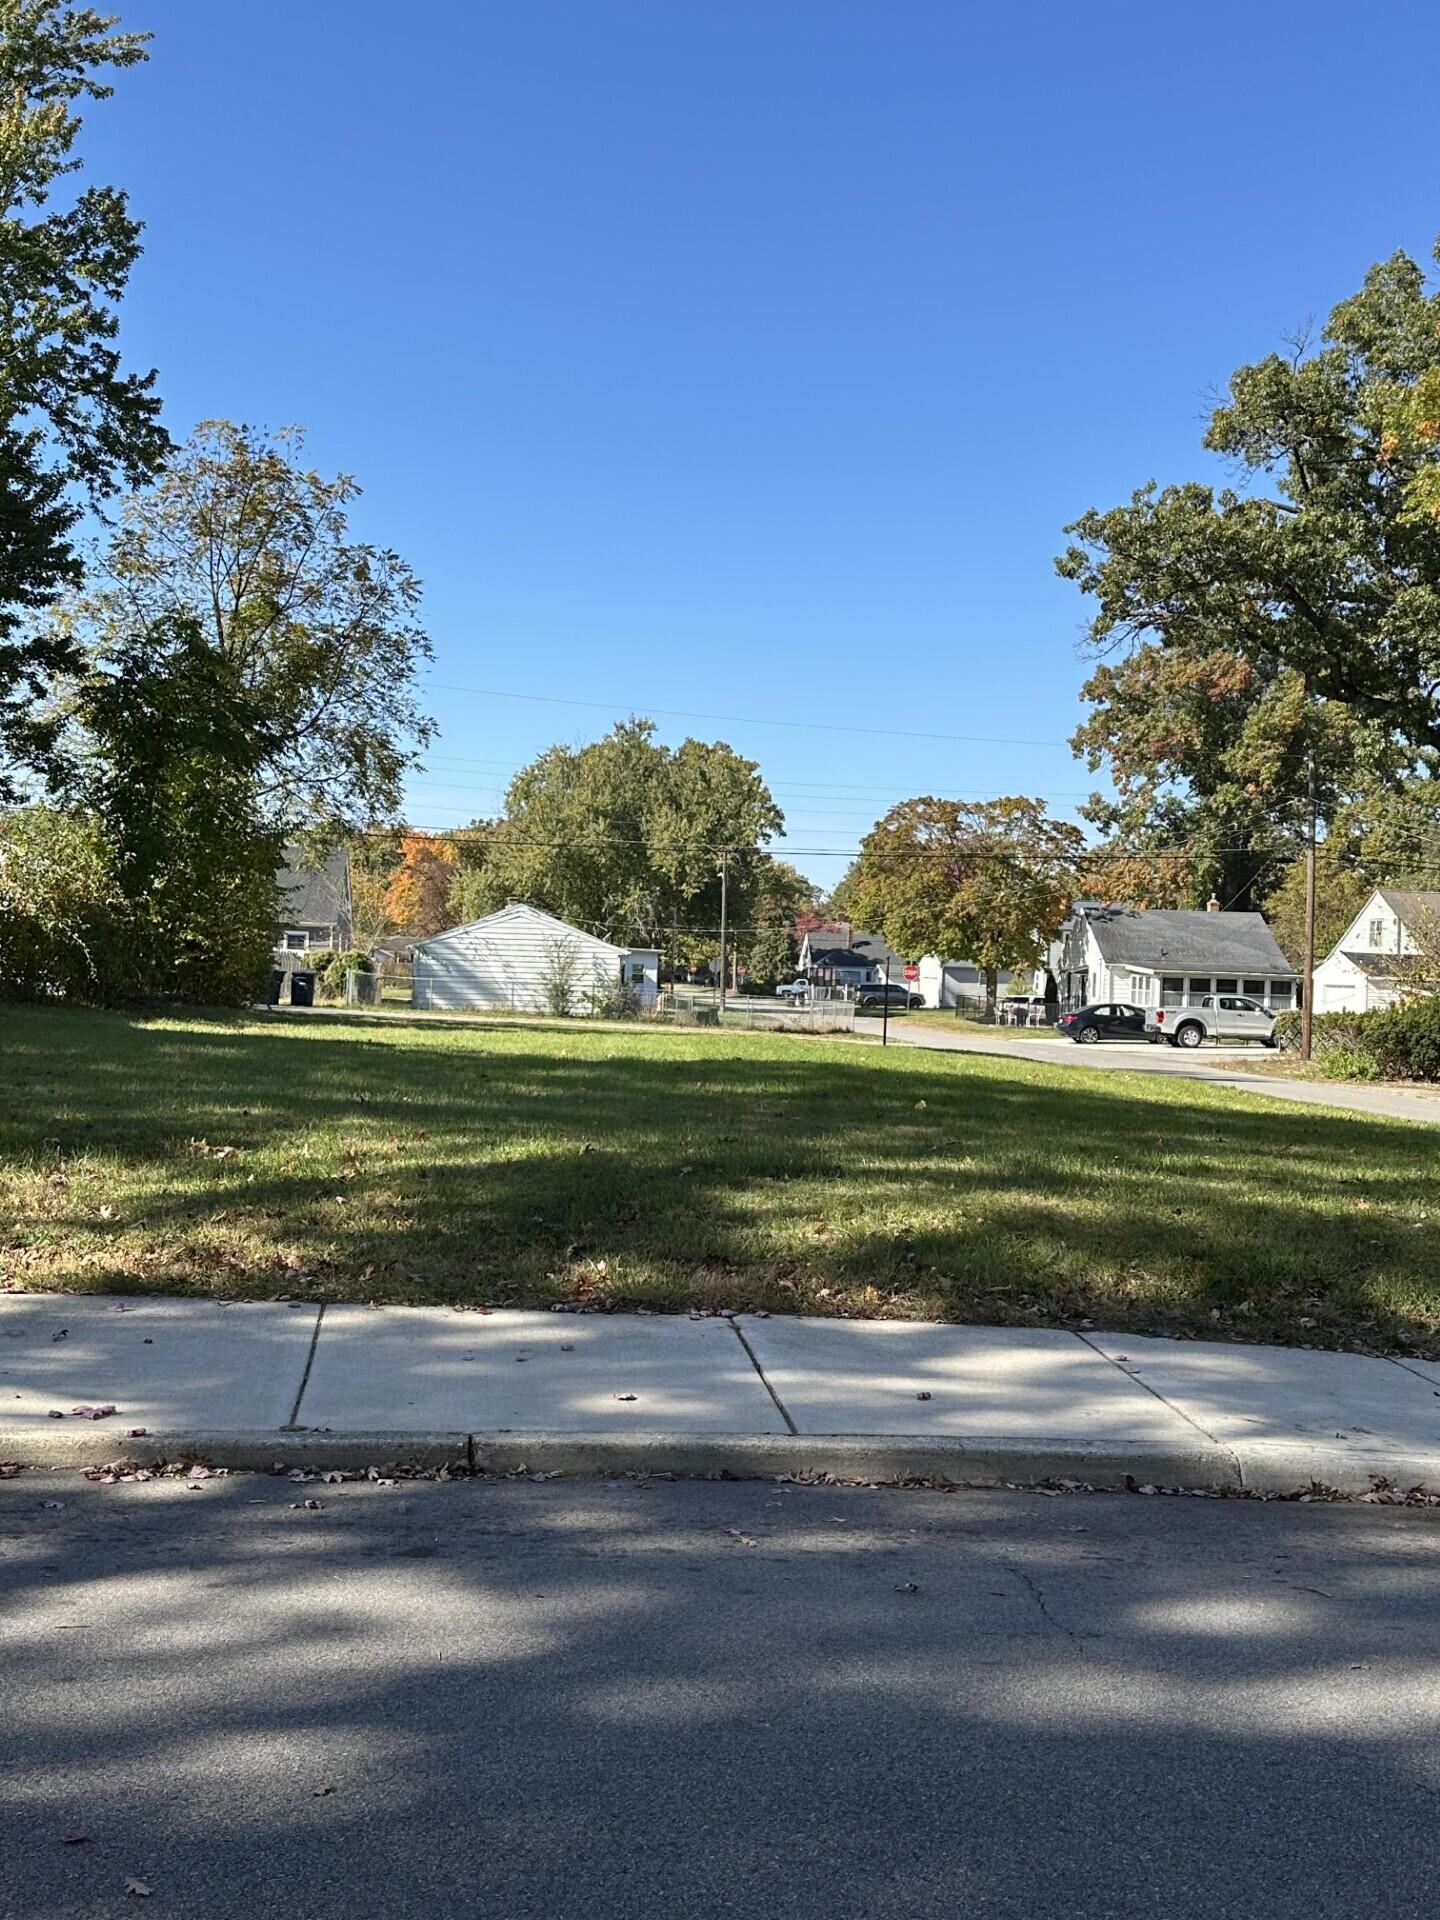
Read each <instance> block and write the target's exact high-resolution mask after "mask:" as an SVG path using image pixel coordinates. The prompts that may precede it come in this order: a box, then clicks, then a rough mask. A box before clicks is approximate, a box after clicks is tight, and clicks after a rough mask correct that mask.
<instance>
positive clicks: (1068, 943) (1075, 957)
mask: <svg viewBox="0 0 1440 1920" xmlns="http://www.w3.org/2000/svg"><path fill="white" fill-rule="evenodd" d="M1059 959H1060V972H1059V975H1058V978H1057V984H1058V986H1059V989H1060V1006H1061V1010H1062V1011H1064V1012H1068V1011H1069V1010H1070V1009H1071V1008H1074V1007H1083V1006H1087V1005H1093V1004H1094V1003H1095V1002H1097V1001H1099V1002H1102V1003H1103V1002H1105V1001H1116V1000H1119V1001H1124V1002H1126V1003H1128V1004H1129V1005H1130V1006H1136V1007H1182V1006H1188V1005H1191V1004H1193V1003H1194V1002H1195V1001H1197V1000H1199V999H1201V998H1203V997H1204V996H1205V995H1206V994H1212V993H1234V994H1245V995H1247V996H1248V997H1249V998H1250V999H1252V1000H1259V1001H1261V1002H1263V1003H1264V1005H1265V1006H1267V1007H1274V1008H1276V1009H1279V1008H1282V1007H1292V1006H1294V1005H1295V1004H1296V997H1297V996H1296V982H1297V980H1298V979H1299V974H1298V972H1297V970H1296V969H1295V968H1294V967H1292V966H1291V964H1290V962H1289V961H1288V960H1287V959H1286V958H1285V955H1284V954H1283V953H1282V952H1281V951H1280V946H1279V943H1278V941H1277V940H1276V938H1275V936H1274V934H1273V933H1271V931H1270V929H1269V927H1268V926H1267V925H1266V924H1265V921H1264V920H1263V918H1262V917H1261V916H1260V915H1259V914H1258V913H1222V912H1221V910H1220V905H1219V902H1218V901H1212V902H1211V904H1210V906H1209V907H1208V908H1207V909H1205V910H1204V911H1203V912H1195V911H1182V912H1165V911H1162V910H1160V909H1158V908H1153V907H1144V908H1142V907H1107V906H1096V905H1093V904H1091V903H1085V904H1083V905H1080V906H1077V907H1076V908H1075V910H1074V911H1073V912H1072V914H1071V916H1070V918H1069V920H1068V921H1067V922H1066V924H1065V926H1064V927H1063V928H1062V930H1061V949H1060V956H1059Z"/></svg>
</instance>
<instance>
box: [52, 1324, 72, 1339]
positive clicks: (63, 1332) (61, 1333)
mask: <svg viewBox="0 0 1440 1920" xmlns="http://www.w3.org/2000/svg"><path fill="white" fill-rule="evenodd" d="M50 1338H51V1339H52V1340H68V1339H69V1338H70V1329H69V1327H60V1328H58V1329H57V1330H56V1331H55V1332H54V1333H52V1334H51V1336H50Z"/></svg>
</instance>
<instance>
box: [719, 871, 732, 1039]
mask: <svg viewBox="0 0 1440 1920" xmlns="http://www.w3.org/2000/svg"><path fill="white" fill-rule="evenodd" d="M729 885H730V849H729V848H728V847H722V848H721V849H720V1012H721V1014H722V1015H723V1014H724V1012H725V911H726V907H727V905H728V898H727V896H728V889H729Z"/></svg>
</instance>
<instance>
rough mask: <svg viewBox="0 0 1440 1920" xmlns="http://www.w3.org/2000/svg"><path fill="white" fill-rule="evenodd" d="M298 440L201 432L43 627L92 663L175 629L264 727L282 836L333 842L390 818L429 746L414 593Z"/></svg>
mask: <svg viewBox="0 0 1440 1920" xmlns="http://www.w3.org/2000/svg"><path fill="white" fill-rule="evenodd" d="M302 453H303V439H302V437H301V435H300V434H299V432H298V430H296V429H289V430H287V431H285V432H283V433H279V434H276V435H274V436H273V437H267V436H265V435H263V434H260V433H258V432H256V431H255V430H254V429H253V428H250V427H244V426H234V425H232V424H231V423H230V422H229V421H224V420H216V421H207V422H206V423H205V424H203V425H202V426H201V427H200V428H198V429H197V431H196V433H195V435H194V437H193V438H192V439H191V440H190V441H189V443H188V444H187V445H186V446H184V447H182V448H181V449H180V450H179V451H178V453H177V454H176V456H175V458H174V459H173V460H172V462H171V463H170V465H169V466H168V467H167V469H166V471H165V473H164V474H163V475H162V477H161V479H160V481H159V482H158V484H157V485H156V486H154V487H152V488H150V489H148V490H147V491H145V492H143V493H138V494H135V495H132V496H131V497H130V498H129V499H127V500H126V501H125V503H124V505H123V507H122V509H121V514H120V520H119V525H118V526H117V528H116V530H115V533H114V536H113V538H112V539H111V540H110V541H109V543H108V545H107V547H106V549H105V551H104V553H103V555H101V556H100V558H99V560H98V563H97V568H96V573H95V577H94V578H93V580H92V581H91V583H90V584H89V585H88V586H87V588H86V590H85V591H84V592H83V593H79V594H77V595H75V596H74V597H73V598H71V599H69V600H67V601H66V602H65V603H64V604H63V605H62V606H61V607H60V608H59V609H57V611H56V615H55V616H54V620H55V624H56V626H57V627H58V628H60V629H62V630H63V632H64V633H65V635H66V636H67V637H68V638H69V639H70V640H72V641H73V640H75V639H79V640H81V641H83V643H84V644H85V647H86V649H87V650H88V653H89V655H90V657H91V658H92V659H93V660H95V661H96V662H97V663H99V664H100V665H101V666H103V665H104V663H105V662H106V661H107V660H109V659H112V658H114V657H115V656H116V655H117V653H118V652H120V651H122V650H125V649H128V648H131V647H133V645H134V643H135V639H136V636H137V635H139V634H143V633H144V632H145V631H147V630H152V629H153V628H154V626H155V623H156V622H158V621H161V620H163V619H167V618H170V617H172V616H175V615H180V616H182V617H184V618H185V619H187V620H189V621H190V622H191V623H192V624H193V626H194V627H195V628H196V629H197V630H198V632H199V633H200V634H201V635H202V636H203V638H204V640H205V643H206V644H207V645H208V646H209V647H210V648H211V650H212V651H213V652H214V654H215V655H216V657H217V659H218V660H220V661H221V662H223V663H224V667H225V669H226V671H227V673H228V674H229V675H231V676H233V679H234V682H235V684H236V686H237V687H238V689H239V690H240V691H241V692H242V693H243V694H244V695H245V697H246V698H247V699H248V700H249V701H250V702H251V703H252V705H253V706H254V709H255V711H256V712H257V713H258V714H259V715H261V716H262V717H263V720H264V725H265V734H266V739H267V741H268V745H267V749H266V755H265V759H264V762H263V764H262V765H261V767H260V768H259V770H258V774H257V782H258V791H259V793H260V795H261V798H262V801H263V804H264V807H265V810H266V814H267V817H268V819H269V820H270V821H271V823H272V824H273V825H274V826H275V828H276V829H277V831H281V832H284V833H287V834H292V835H293V834H296V833H299V832H302V831H309V832H311V833H313V834H316V835H319V836H321V837H324V836H326V835H329V836H330V837H332V838H339V837H341V836H343V835H344V834H346V833H348V832H352V831H354V830H355V829H356V828H362V827H368V826H370V825H371V824H372V823H373V822H374V821H375V820H377V819H387V818H393V817H394V815H395V814H396V812H397V810H398V808H399V803H400V797H401V788H402V785H403V782H404V777H405V774H406V773H407V771H408V770H409V769H410V768H411V767H412V766H414V765H416V764H418V761H419V758H420V754H421V751H422V749H423V748H424V746H425V744H426V742H427V741H428V740H429V739H430V737H431V735H432V734H433V732H434V728H433V725H432V723H431V721H430V720H429V719H428V718H426V716H425V715H424V714H423V713H422V711H421V709H420V705H419V696H418V692H417V684H416V683H417V678H418V675H419V672H420V670H421V668H422V667H423V666H424V665H425V663H426V662H427V661H428V660H429V658H430V652H431V649H430V642H429V640H428V638H427V636H426V634H425V632H424V630H423V628H422V627H421V626H420V624H419V619H418V608H419V602H420V585H419V582H418V581H417V580H416V578H415V576H414V574H413V573H412V572H411V570H410V568H409V567H408V566H407V565H406V563H405V562H404V561H403V560H402V559H401V558H400V556H399V555H398V554H397V553H394V552H392V551H390V550H389V549H388V548H383V547H376V546H373V545H370V544H368V543H365V542H357V541H353V540H351V538H350V537H349V527H348V515H347V509H348V507H349V504H350V502H351V501H352V500H353V499H354V498H355V496H356V495H357V494H358V492H359V488H358V487H357V485H356V483H355V481H354V480H352V479H351V478H350V477H349V476H348V475H346V474H340V475H337V476H335V477H334V478H326V477H325V476H324V475H322V474H320V473H318V472H316V471H315V470H314V469H313V468H310V467H307V466H306V465H305V464H304V461H303V458H302Z"/></svg>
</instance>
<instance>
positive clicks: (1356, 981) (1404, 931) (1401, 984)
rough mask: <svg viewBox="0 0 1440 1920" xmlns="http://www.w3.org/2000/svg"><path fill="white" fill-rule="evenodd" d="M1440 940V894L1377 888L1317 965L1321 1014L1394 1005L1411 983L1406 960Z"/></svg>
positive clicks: (1316, 998) (1318, 1008)
mask: <svg viewBox="0 0 1440 1920" xmlns="http://www.w3.org/2000/svg"><path fill="white" fill-rule="evenodd" d="M1417 934H1418V935H1420V936H1422V937H1423V938H1424V941H1425V945H1426V946H1427V947H1428V948H1430V949H1433V948H1434V947H1435V946H1436V945H1437V941H1440V893H1409V892H1405V891H1403V890H1401V889H1400V888H1397V887H1377V888H1376V889H1375V891H1374V892H1373V893H1372V894H1371V896H1370V898H1369V899H1368V900H1367V901H1366V902H1365V904H1364V906H1363V907H1362V908H1361V909H1360V911H1359V913H1357V914H1356V916H1355V918H1354V920H1352V921H1351V923H1350V925H1349V926H1348V927H1347V928H1346V929H1345V931H1344V933H1343V934H1341V936H1340V938H1339V940H1338V941H1337V942H1336V944H1335V946H1334V948H1333V950H1332V951H1331V952H1330V953H1328V954H1327V955H1326V956H1325V958H1324V960H1322V961H1321V962H1320V964H1319V966H1317V967H1316V969H1315V1007H1316V1011H1317V1012H1319V1013H1341V1012H1344V1013H1366V1012H1368V1011H1369V1010H1370V1009H1371V1008H1372V1007H1388V1006H1389V1005H1390V1004H1391V1002H1392V1001H1394V1000H1395V999H1397V998H1398V997H1399V995H1400V994H1401V993H1402V992H1403V991H1404V988H1405V974H1406V971H1407V969H1406V967H1405V964H1404V963H1405V959H1406V957H1407V956H1408V955H1412V954H1414V953H1416V952H1417V951H1418V949H1419V940H1417V937H1416V936H1417Z"/></svg>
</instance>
